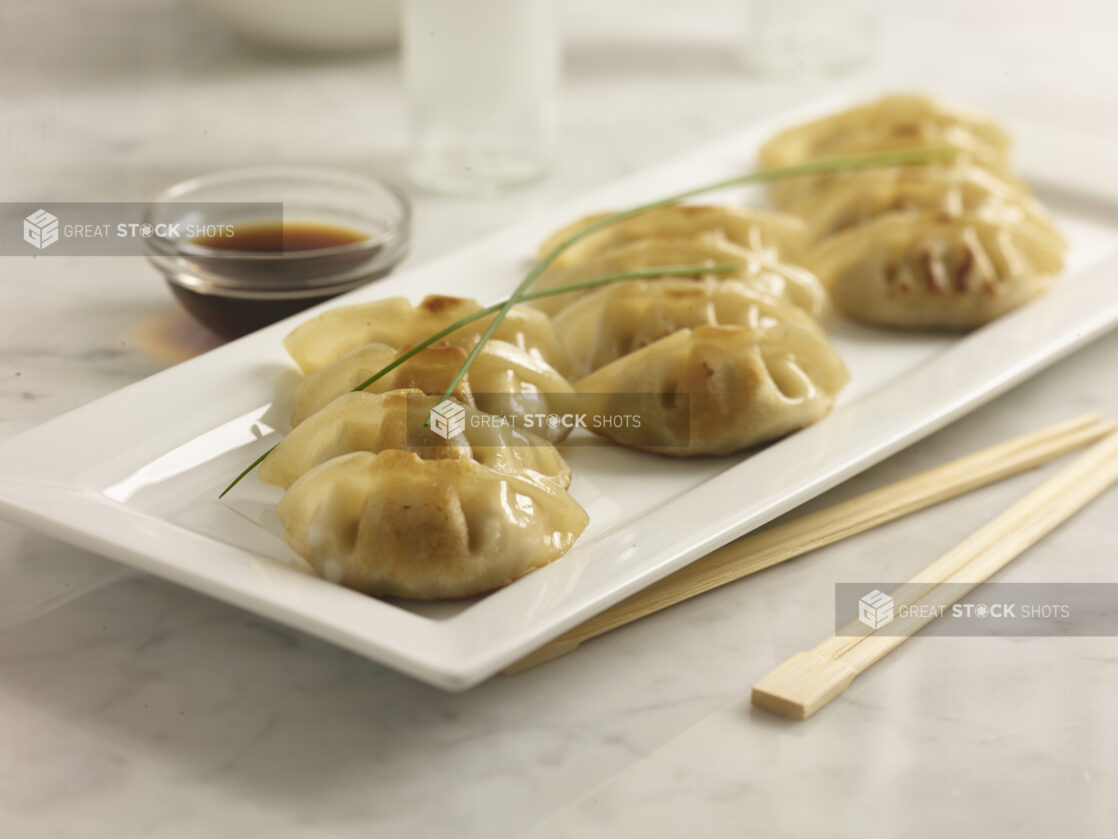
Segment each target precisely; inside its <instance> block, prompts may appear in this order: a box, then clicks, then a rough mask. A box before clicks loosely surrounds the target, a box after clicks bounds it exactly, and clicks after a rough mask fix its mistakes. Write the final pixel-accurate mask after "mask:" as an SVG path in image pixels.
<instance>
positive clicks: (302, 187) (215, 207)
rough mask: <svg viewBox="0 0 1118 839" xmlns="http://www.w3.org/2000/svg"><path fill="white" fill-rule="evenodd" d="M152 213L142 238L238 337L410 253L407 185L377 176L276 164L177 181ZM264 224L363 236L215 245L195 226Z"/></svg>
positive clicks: (174, 281)
mask: <svg viewBox="0 0 1118 839" xmlns="http://www.w3.org/2000/svg"><path fill="white" fill-rule="evenodd" d="M144 222H145V223H146V224H150V225H151V228H150V229H151V230H152V231H153V232H152V234H151V235H150V236H148V237H147V238H145V239H144V242H145V245H146V247H147V251H148V258H149V259H150V260H151V262H152V264H154V265H155V266H156V267H157V268H158V269H159V270H160V271H161V272H163V275H164V277H165V278H166V280H167V284H168V285H169V286H170V288H171V291H172V292H174V295H175V297H176V298H177V299H178V301H179V302H180V303H181V304H182V305H183V307H184V308H185V309H186V310H187V311H188V312H190V314H191V315H193V316H194V318H195V319H196V320H198V321H200V322H201V323H202V324H204V325H205V326H207V327H209V328H210V329H211V330H213V331H214V332H216V333H218V334H219V335H222V336H224V337H227V338H233V337H237V336H240V335H244V334H246V333H248V332H252V331H253V330H255V329H259V328H260V327H262V326H266V325H268V324H270V323H274V322H275V321H277V320H281V319H283V318H285V317H287V316H288V315H291V314H294V313H295V312H298V311H301V310H303V309H306V308H308V307H310V306H313V305H315V304H316V303H321V302H322V301H324V300H327V299H329V298H331V297H335V296H336V295H339V294H343V293H344V292H347V291H351V290H352V289H355V288H357V287H358V286H361V285H364V284H365V283H367V282H369V281H370V280H375V279H378V278H380V277H383V276H384V275H386V274H388V273H389V272H390V271H391V270H392V269H393V268H394V267H395V266H396V265H397V264H399V262H400V261H401V260H402V259H403V258H404V257H405V256H406V255H407V252H408V246H409V242H410V232H411V207H410V204H409V202H408V199H407V197H406V196H405V195H404V194H403V193H402V192H401V191H400V190H399V189H397V188H396V187H395V186H392V185H391V184H389V183H386V182H384V181H380V180H377V179H375V178H366V177H361V176H358V175H352V174H349V173H346V172H339V171H335V170H330V169H318V168H312V167H290V166H282V167H280V166H276V167H260V168H250V169H237V170H232V171H228V172H218V173H215V174H212V175H205V176H203V177H200V178H194V179H191V180H188V181H183V182H182V183H178V184H175V185H174V186H172V187H170V188H169V189H167V190H164V191H163V192H161V193H160V194H159V195H157V196H156V197H155V198H154V199H153V200H152V202H151V203H150V204H149V205H148V207H147V210H146V212H145V214H144ZM262 225H272V226H277V225H282V229H283V230H284V231H286V230H288V228H289V227H299V226H300V225H308V226H313V227H318V228H326V229H338V230H340V231H345V232H352V233H355V234H359V235H360V236H363V238H357V237H351V241H348V242H345V243H344V244H336V245H332V246H328V247H315V248H314V249H310V250H290V249H289V250H250V249H240V248H238V247H237V245H236V243H235V242H231V243H224V244H222V246H221V247H213V246H210V245H208V244H207V243H206V242H205V241H204V240H199V236H198V234H197V233H194V234H193V235H191V232H192V231H200V230H214V229H223V230H229V229H230V227H232V228H234V229H235V228H238V227H241V228H242V229H243V228H245V227H259V226H262ZM352 239H356V241H354V240H352ZM211 241H213V240H212V239H211Z"/></svg>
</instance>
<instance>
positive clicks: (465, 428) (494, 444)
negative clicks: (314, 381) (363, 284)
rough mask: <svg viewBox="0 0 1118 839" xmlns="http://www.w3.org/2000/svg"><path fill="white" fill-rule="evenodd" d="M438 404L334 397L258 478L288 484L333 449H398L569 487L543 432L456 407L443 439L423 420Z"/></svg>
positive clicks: (396, 394)
mask: <svg viewBox="0 0 1118 839" xmlns="http://www.w3.org/2000/svg"><path fill="white" fill-rule="evenodd" d="M438 404H440V397H439V396H429V395H427V394H424V393H423V392H422V391H419V390H414V389H409V390H392V391H389V392H388V393H366V392H363V391H362V392H358V393H347V394H345V395H344V396H339V397H338V398H337V399H335V400H333V401H332V402H331V403H330V404H329V405H327V406H326V407H325V408H323V409H322V410H321V411H319V412H318V413H316V414H313V415H312V416H311V417H309V418H308V419H307V421H306V422H304V423H302V424H301V425H300V426H299V427H298V428H296V429H295V430H294V431H292V432H291V433H290V434H288V435H287V436H286V437H284V438H283V440H282V441H280V443H279V445H278V446H276V447H275V449H273V450H272V451H271V452H269V454H268V456H267V457H266V458H264V462H263V463H261V464H260V472H259V475H260V480H262V481H263V482H264V483H266V484H273V485H275V486H279V487H283V488H284V489H287V488H288V487H289V486H291V484H293V483H294V482H295V481H296V480H297V479H298V478H299V477H300V476H301V475H303V474H304V473H306V472H308V471H310V470H311V469H312V468H314V467H315V466H317V465H319V464H320V463H325V462H326V461H327V460H331V459H333V458H335V457H338V456H339V455H343V454H349V453H351V452H374V453H376V452H380V451H384V450H386V449H402V450H405V451H411V452H415V453H416V454H418V455H419V456H420V457H422V458H423V459H424V460H463V459H466V460H468V459H473V460H476V461H477V462H478V463H481V464H482V465H483V466H488V467H489V468H490V469H493V470H495V471H497V472H506V473H509V474H521V473H526V472H531V473H534V474H537V475H540V476H541V477H543V478H547V479H549V480H552V481H554V482H555V483H556V484H558V485H559V486H561V487H563V488H566V487H568V486H570V484H571V470H570V468H569V467H568V466H567V463H566V461H564V460H563V458H562V456H561V455H560V454H559V452H558V451H556V449H555V447H554V446H553V445H551V444H550V443H548V442H547V441H546V440H544V439H543V438H542V437H537V436H536V435H534V434H532V433H530V432H527V431H522V430H520V429H517V428H516V427H514V426H513V425H512V424H510V423H507V422H501V421H500V420H501V418H499V417H494V416H492V415H490V414H484V413H482V412H481V411H478V410H477V409H475V408H472V407H470V406H468V405H463V406H461V407H462V417H461V419H462V430H461V431H459V432H458V433H456V434H451V435H450V436H449V437H445V438H444V437H442V436H440V435H439V434H436V433H435V432H434V431H433V430H432V429H431V427H430V424H429V422H428V420H429V418H430V416H431V411H432V409H434V408H435V407H436V406H437V405H438Z"/></svg>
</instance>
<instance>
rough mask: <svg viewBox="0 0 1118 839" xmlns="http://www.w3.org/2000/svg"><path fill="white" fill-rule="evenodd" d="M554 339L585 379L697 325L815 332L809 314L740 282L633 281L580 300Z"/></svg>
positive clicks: (558, 323) (559, 318) (559, 322)
mask: <svg viewBox="0 0 1118 839" xmlns="http://www.w3.org/2000/svg"><path fill="white" fill-rule="evenodd" d="M554 323H555V334H556V335H557V336H558V337H559V340H560V341H562V343H563V346H564V348H565V350H566V352H567V356H568V358H569V359H570V364H571V375H572V377H574V378H579V377H582V376H586V375H588V374H589V373H591V372H593V371H594V370H597V369H598V368H599V367H604V366H605V365H607V364H609V363H610V362H611V361H614V360H616V359H618V358H621V356H623V355H628V354H629V353H631V352H633V351H634V350H639V349H640V348H641V347H643V346H646V345H647V344H651V343H653V342H654V341H659V340H660V339H661V338H664V337H667V336H668V335H671V334H672V333H673V332H676V331H677V330H679V329H684V328H690V327H695V326H749V327H755V328H756V327H762V326H773V325H776V324H778V323H798V324H802V325H806V326H807V327H808V328H811V329H817V327H816V325H815V321H814V320H813V319H812V318H811V316H810V315H808V314H807V313H805V312H804V310H803V309H800V308H799V307H797V306H793V305H792V304H791V303H788V302H787V301H785V300H781V299H779V298H777V297H771V296H769V295H767V294H765V293H764V292H762V291H758V290H756V289H754V288H750V287H749V286H747V285H745V284H743V283H736V282H726V281H719V280H715V279H713V278H711V277H708V278H705V279H702V280H697V281H695V280H673V279H662V280H652V281H649V280H633V281H631V282H624V283H617V284H616V285H609V286H605V287H604V288H601V289H598V290H597V291H594V292H592V293H591V294H587V295H586V296H584V297H580V298H579V299H578V300H576V301H575V302H574V303H572V304H571V305H570V306H567V307H566V308H565V309H563V311H561V312H560V313H559V314H558V315H556V316H555V319H554Z"/></svg>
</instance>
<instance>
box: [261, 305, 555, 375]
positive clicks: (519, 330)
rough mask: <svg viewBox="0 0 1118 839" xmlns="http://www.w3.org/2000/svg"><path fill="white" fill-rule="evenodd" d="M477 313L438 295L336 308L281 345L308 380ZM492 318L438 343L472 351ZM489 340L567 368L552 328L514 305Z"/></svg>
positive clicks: (416, 340) (415, 340)
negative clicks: (373, 348) (343, 361)
mask: <svg viewBox="0 0 1118 839" xmlns="http://www.w3.org/2000/svg"><path fill="white" fill-rule="evenodd" d="M481 308H482V307H481V305H480V304H479V303H478V302H477V301H476V300H469V299H467V298H464V297H445V296H442V295H437V294H432V295H429V296H427V297H425V298H423V301H422V302H421V303H420V304H419V305H418V306H412V304H411V303H409V302H408V301H407V300H406V299H405V298H403V297H392V298H389V299H387V300H377V301H375V302H372V303H357V304H355V305H353V306H340V307H338V308H336V309H329V310H327V311H325V312H323V313H322V314H321V315H319V316H318V317H315V318H312V319H311V320H309V321H307V322H306V323H303V324H300V325H299V326H298V327H296V328H295V330H294V331H292V333H291V334H290V335H288V336H287V337H286V338H285V339H284V341H283V346H284V348H285V349H286V350H287V352H288V354H289V355H290V356H291V357H292V358H293V359H294V360H295V363H296V364H298V365H299V369H300V370H302V371H303V373H304V374H305V375H309V374H310V373H313V372H314V371H315V370H318V369H319V368H320V367H325V366H326V365H327V364H329V363H330V362H331V361H335V360H336V359H339V358H341V357H342V356H343V355H345V354H346V353H348V352H350V351H352V350H355V349H357V348H358V347H361V346H364V345H365V344H371V343H378V344H387V345H388V346H390V347H395V348H397V349H399V348H400V347H405V346H414V345H415V344H418V343H420V342H421V341H425V340H427V339H428V338H430V337H431V336H432V335H434V334H435V333H436V332H439V331H441V330H443V329H445V328H446V327H448V326H450V325H451V324H453V323H455V322H456V321H458V320H461V319H462V318H464V317H467V316H469V315H472V314H474V313H476V312H479V311H481ZM492 317H493V316H492V315H490V316H488V317H484V318H480V319H479V320H476V321H474V322H473V323H470V324H468V325H467V326H464V327H462V328H461V329H458V330H455V331H454V332H452V333H451V334H450V335H448V336H447V337H446V338H444V339H443V340H442V341H441V342H440V343H443V344H447V345H450V346H456V347H472V346H473V345H474V344H475V343H477V340H478V337H479V336H480V335H481V333H482V332H484V331H485V329H486V328H487V327H488V326H489V324H490V322H491V320H492ZM493 337H494V338H497V339H499V340H502V341H508V342H509V343H510V344H515V345H516V346H518V347H520V348H521V349H523V350H526V351H527V352H529V353H531V354H532V355H534V356H536V357H537V358H539V359H541V360H542V361H546V362H547V363H548V364H550V365H551V366H552V367H554V368H555V369H556V370H559V371H560V372H562V371H563V369H564V367H565V364H566V360H565V359H564V358H563V355H562V350H561V349H560V348H559V344H558V342H557V341H556V340H555V335H554V333H553V332H552V331H551V323H550V322H549V321H548V319H547V318H546V317H543V316H541V314H540V313H539V312H538V311H536V310H534V309H531V308H529V307H527V306H514V307H513V309H512V310H511V311H509V313H508V315H506V316H505V318H504V320H502V321H501V323H500V324H499V325H498V326H497V330H496V332H494V333H493Z"/></svg>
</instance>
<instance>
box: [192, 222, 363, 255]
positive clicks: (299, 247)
mask: <svg viewBox="0 0 1118 839" xmlns="http://www.w3.org/2000/svg"><path fill="white" fill-rule="evenodd" d="M368 238H369V237H368V234H365V233H361V232H360V231H357V230H352V229H350V228H348V227H340V226H338V225H334V224H320V223H317V222H309V221H297V222H290V223H286V224H285V223H283V222H263V223H260V224H235V225H230V232H229V233H228V234H225V235H221V234H216V235H213V236H197V237H195V238H193V239H191V240H190V241H191V242H192V243H193V244H195V245H201V246H202V247H205V248H211V249H213V250H224V251H242V252H248V253H291V252H294V251H314V250H321V249H323V248H339V247H344V246H345V245H355V244H357V243H358V242H364V241H365V240H366V239H368Z"/></svg>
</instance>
